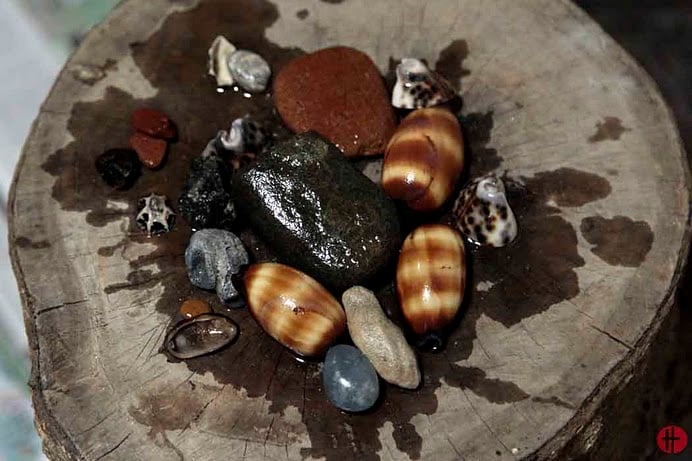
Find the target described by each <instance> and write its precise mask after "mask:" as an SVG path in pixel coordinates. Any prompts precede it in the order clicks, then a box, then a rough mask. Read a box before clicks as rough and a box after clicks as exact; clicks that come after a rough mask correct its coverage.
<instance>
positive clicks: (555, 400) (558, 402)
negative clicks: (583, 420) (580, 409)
mask: <svg viewBox="0 0 692 461" xmlns="http://www.w3.org/2000/svg"><path fill="white" fill-rule="evenodd" d="M531 400H532V401H534V402H538V403H545V404H549V405H555V406H558V407H562V408H567V409H569V410H574V405H572V404H571V403H569V402H565V401H564V400H562V399H561V398H560V397H556V396H552V397H532V398H531Z"/></svg>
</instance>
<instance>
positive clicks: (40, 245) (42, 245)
mask: <svg viewBox="0 0 692 461" xmlns="http://www.w3.org/2000/svg"><path fill="white" fill-rule="evenodd" d="M14 244H15V245H17V246H18V247H19V248H31V249H33V250H45V249H46V248H50V242H49V241H48V240H37V241H34V240H31V239H30V238H29V237H17V238H16V239H14Z"/></svg>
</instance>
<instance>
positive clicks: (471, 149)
mask: <svg viewBox="0 0 692 461" xmlns="http://www.w3.org/2000/svg"><path fill="white" fill-rule="evenodd" d="M459 122H460V123H461V129H462V131H463V134H464V152H465V153H466V155H464V157H465V158H464V161H465V162H466V166H465V168H464V171H467V172H468V173H467V175H468V176H467V177H468V178H476V177H478V176H481V175H484V174H487V173H490V172H492V171H495V170H497V169H498V168H499V167H500V165H501V164H502V157H500V156H499V155H498V154H497V149H494V148H493V147H490V141H491V139H490V138H491V135H492V131H493V126H494V125H495V122H494V120H493V111H488V112H485V113H481V112H473V113H470V114H466V115H462V116H460V117H459Z"/></svg>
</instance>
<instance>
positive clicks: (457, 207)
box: [454, 174, 518, 247]
mask: <svg viewBox="0 0 692 461" xmlns="http://www.w3.org/2000/svg"><path fill="white" fill-rule="evenodd" d="M454 216H455V220H456V226H457V229H459V231H460V232H461V233H462V234H464V236H466V238H468V239H469V240H470V241H471V242H473V243H475V244H477V245H491V246H494V247H502V246H505V245H507V244H508V243H510V242H511V241H512V240H514V239H515V238H516V236H517V232H518V231H517V229H518V226H517V220H516V218H515V217H514V213H513V212H512V208H510V206H509V203H508V202H507V195H506V194H505V186H504V183H503V182H502V180H501V179H500V178H498V177H497V176H495V175H493V174H490V175H487V176H483V177H481V178H478V179H475V180H473V181H472V182H471V183H469V185H468V186H466V187H465V188H464V189H463V190H462V191H461V194H460V195H459V198H458V199H457V201H456V203H455V204H454Z"/></svg>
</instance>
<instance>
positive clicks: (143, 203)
mask: <svg viewBox="0 0 692 461" xmlns="http://www.w3.org/2000/svg"><path fill="white" fill-rule="evenodd" d="M166 200H167V199H166V197H165V196H164V195H156V194H149V195H148V196H147V197H143V198H141V199H140V200H139V203H138V207H137V208H138V213H137V219H136V222H137V225H138V226H139V227H140V228H142V229H144V230H146V231H147V233H149V235H156V234H163V233H165V232H169V231H170V230H171V229H172V228H173V223H174V222H175V213H174V212H173V210H172V209H171V208H170V207H169V206H168V205H167V204H166Z"/></svg>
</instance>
